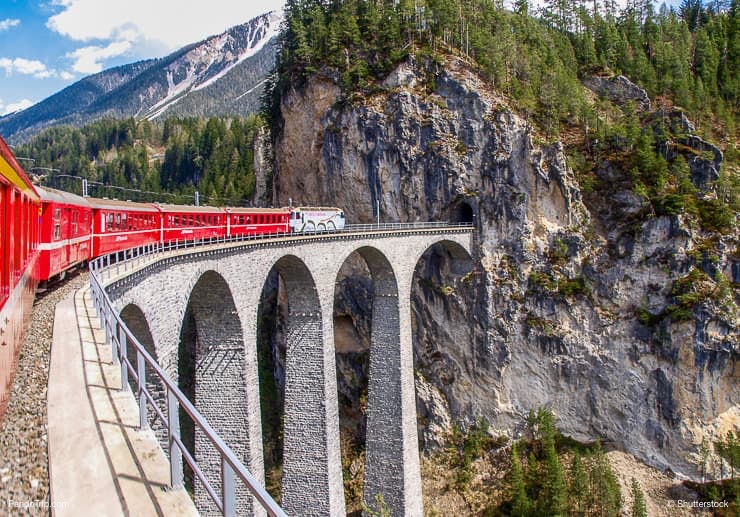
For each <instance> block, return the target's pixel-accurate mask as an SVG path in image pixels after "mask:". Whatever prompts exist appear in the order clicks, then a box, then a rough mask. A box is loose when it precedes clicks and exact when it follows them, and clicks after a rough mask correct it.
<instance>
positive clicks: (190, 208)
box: [157, 203, 224, 214]
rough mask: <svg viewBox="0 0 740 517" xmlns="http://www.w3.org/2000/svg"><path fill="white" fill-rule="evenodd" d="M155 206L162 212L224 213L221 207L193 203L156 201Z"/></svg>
mask: <svg viewBox="0 0 740 517" xmlns="http://www.w3.org/2000/svg"><path fill="white" fill-rule="evenodd" d="M157 207H158V208H159V209H160V210H162V211H163V212H178V213H183V212H184V213H195V214H204V213H205V214H213V213H220V214H223V213H224V209H223V208H219V207H217V206H194V205H171V204H163V203H157Z"/></svg>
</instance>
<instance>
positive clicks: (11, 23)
mask: <svg viewBox="0 0 740 517" xmlns="http://www.w3.org/2000/svg"><path fill="white" fill-rule="evenodd" d="M20 24H21V21H20V20H19V19H17V18H6V19H4V20H0V32H2V31H6V30H8V29H10V28H11V27H17V26H18V25H20Z"/></svg>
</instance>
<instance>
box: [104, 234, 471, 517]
mask: <svg viewBox="0 0 740 517" xmlns="http://www.w3.org/2000/svg"><path fill="white" fill-rule="evenodd" d="M446 228H449V229H451V230H468V229H469V230H473V228H472V226H470V225H469V224H467V223H461V224H449V223H384V224H354V225H348V226H346V227H345V228H344V229H341V230H324V231H316V232H310V233H300V234H295V233H272V234H261V235H248V234H247V235H240V236H234V237H218V238H209V239H203V240H194V241H172V242H168V243H166V244H162V243H152V244H147V245H144V246H140V247H137V248H131V249H127V250H124V251H119V252H116V253H112V254H109V255H105V256H102V257H98V258H96V259H94V260H92V261H91V262H90V288H91V292H92V298H93V304H94V306H95V310H96V311H97V315H98V317H99V318H100V322H101V327H102V328H104V329H105V339H106V343H107V344H110V345H111V355H112V359H113V362H114V363H115V364H117V365H120V368H121V389H129V378H130V379H132V381H133V382H134V383H135V384H136V394H135V395H136V398H137V400H138V403H139V428H140V429H148V428H149V421H148V409H149V406H151V407H152V409H153V410H154V414H155V415H156V417H157V418H158V419H159V420H160V421H161V422H162V423H163V424H164V426H165V427H166V430H167V446H168V452H169V462H170V483H171V486H172V487H173V488H180V487H182V486H183V481H184V473H183V464H182V460H183V459H184V460H185V461H186V462H187V463H188V465H189V466H190V468H191V469H192V471H193V473H194V474H195V475H196V476H197V478H198V479H199V480H200V481H201V482H202V483H203V487H204V488H205V490H206V492H207V493H208V495H209V497H210V498H211V500H213V502H214V504H215V505H216V506H217V507H218V509H219V511H221V513H222V514H223V515H226V516H229V517H231V516H233V515H236V484H235V481H236V478H238V479H239V480H241V482H242V483H243V484H244V485H245V486H246V488H247V489H248V490H249V492H250V493H251V494H252V495H253V496H254V497H255V498H256V499H257V501H259V503H260V504H261V505H262V507H263V508H264V509H265V510H266V511H267V513H268V514H269V515H271V516H279V517H283V516H285V515H286V514H285V513H284V512H283V510H282V509H281V508H280V507H279V506H278V505H277V503H275V501H274V500H273V499H272V497H270V495H269V494H268V493H267V492H266V491H265V489H264V488H263V487H262V486H260V485H259V483H258V482H257V480H256V479H255V478H254V477H253V476H252V474H251V473H250V472H249V471H248V470H247V468H246V467H245V466H244V465H243V464H242V463H241V461H240V460H239V459H238V458H237V457H236V455H235V454H234V452H233V451H232V450H231V449H230V448H229V447H228V445H226V443H224V441H223V440H222V439H221V438H220V437H219V436H218V434H216V431H215V430H214V429H213V428H212V427H211V426H210V424H209V423H208V422H207V421H206V419H205V418H204V417H203V415H201V414H200V412H199V411H198V410H197V409H196V408H195V406H193V404H192V403H191V402H190V401H189V400H188V398H187V397H186V396H185V395H184V394H183V393H182V391H180V389H179V388H178V387H177V385H176V384H175V383H174V382H173V381H172V380H171V379H170V378H169V376H168V375H167V374H166V373H165V371H164V370H163V369H162V367H161V366H159V364H158V363H157V361H156V360H155V359H154V358H153V357H152V356H151V355H150V354H149V353H148V352H147V351H146V349H145V348H144V346H143V345H142V344H141V343H140V342H139V340H138V339H137V338H136V336H134V335H133V333H132V332H131V330H129V329H128V327H126V325H125V324H124V322H123V320H122V319H121V317H120V316H119V315H118V314H117V313H116V311H115V309H114V307H113V303H112V302H111V299H110V297H109V296H108V293H107V292H106V290H105V282H106V280H107V281H109V282H110V281H111V280H113V279H114V277H115V278H120V277H121V275H123V276H126V275H127V274H129V273H133V272H134V271H135V270H136V269H137V268H140V267H144V266H146V265H149V264H153V263H156V262H158V261H160V260H163V259H165V258H167V257H169V256H176V255H178V254H181V253H183V254H184V253H189V252H192V251H194V250H193V248H202V249H207V248H208V247H210V246H219V245H223V244H230V243H236V244H240V243H245V244H247V243H249V244H252V243H255V244H256V243H259V242H265V243H268V242H273V243H274V242H275V241H274V239H278V240H286V239H287V240H290V241H291V242H295V241H303V240H312V239H316V238H317V237H319V238H320V237H322V236H324V235H326V234H332V235H336V234H345V235H350V234H358V233H372V232H388V231H399V230H401V231H402V230H435V229H436V230H444V229H446ZM129 347H133V348H134V349H135V350H136V364H135V365H134V364H131V362H130V361H129V359H128V349H129ZM147 365H149V367H150V368H151V369H152V370H153V371H154V373H155V374H156V376H157V377H159V379H160V380H161V382H162V385H163V386H164V387H165V388H166V391H167V411H166V413H167V414H165V413H164V412H163V411H162V410H161V409H160V408H159V406H158V405H157V403H156V402H155V400H154V397H153V395H152V394H151V393H150V391H149V390H148V389H147V386H146V384H147V381H146V369H147ZM181 410H182V411H185V413H187V414H188V415H189V416H190V418H191V419H192V421H193V424H194V425H195V426H196V427H198V428H199V429H201V430H202V431H203V434H204V435H205V437H206V438H207V439H208V440H209V441H210V442H211V444H212V445H213V446H214V448H215V449H216V451H217V452H218V453H219V456H220V458H221V487H222V491H221V494H217V493H216V491H215V489H214V488H213V486H212V485H211V483H210V482H209V481H208V479H207V478H206V477H205V475H204V474H203V472H202V471H201V469H200V468H199V467H198V465H197V461H196V459H195V458H193V456H192V455H191V454H190V452H189V451H188V450H187V448H186V447H185V445H184V444H183V442H182V438H181V436H180V424H179V420H178V419H179V414H180V413H179V412H180V411H181Z"/></svg>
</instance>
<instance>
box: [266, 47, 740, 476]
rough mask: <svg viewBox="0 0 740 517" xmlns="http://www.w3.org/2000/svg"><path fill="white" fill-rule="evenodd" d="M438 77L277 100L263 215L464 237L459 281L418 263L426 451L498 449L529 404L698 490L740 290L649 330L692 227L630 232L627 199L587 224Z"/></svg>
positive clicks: (522, 148)
mask: <svg viewBox="0 0 740 517" xmlns="http://www.w3.org/2000/svg"><path fill="white" fill-rule="evenodd" d="M443 69H444V70H443V71H442V72H440V73H439V74H437V75H436V77H435V81H434V82H433V83H432V82H431V81H430V80H429V76H428V71H426V70H425V68H424V67H422V66H419V65H418V64H417V63H415V62H414V61H413V60H410V61H408V62H406V63H403V64H401V65H400V66H399V67H398V69H397V70H395V71H394V72H393V73H391V74H390V75H389V76H388V78H386V80H385V82H384V84H383V86H384V87H385V91H382V92H380V93H377V94H375V95H373V96H372V97H368V98H352V99H349V100H347V99H344V98H343V97H342V95H341V91H340V88H339V86H337V84H336V82H335V81H334V80H332V78H331V77H330V74H318V75H316V76H314V77H313V78H312V79H310V80H309V81H308V83H307V85H306V86H305V88H303V89H302V90H301V91H292V92H291V93H290V94H289V95H287V97H285V98H284V99H283V103H282V116H283V120H284V127H283V129H282V132H281V133H280V134H279V135H277V136H276V138H275V142H274V145H275V147H274V167H275V169H274V176H273V189H274V196H275V202H276V203H277V204H287V202H288V198H292V200H293V203H294V204H298V203H303V204H332V205H337V206H341V207H343V208H344V209H345V211H346V212H347V216H348V221H349V222H350V223H361V222H370V221H373V220H374V218H375V210H376V207H377V203H379V204H380V216H381V220H382V221H428V220H437V221H438V220H450V221H472V222H474V224H475V225H476V226H477V228H478V237H479V249H478V252H477V256H475V257H474V260H475V264H476V265H475V268H474V270H473V273H471V274H469V275H466V276H461V275H460V274H459V273H457V271H456V268H455V264H454V261H453V260H452V258H451V257H448V256H446V255H445V254H444V253H443V252H441V251H439V250H432V251H431V252H430V253H428V254H427V255H426V256H425V257H424V258H422V260H421V261H420V264H419V265H418V281H417V283H416V285H415V290H414V300H413V309H412V313H413V318H414V323H415V327H414V332H415V336H414V339H415V345H414V346H415V369H416V371H417V406H418V413H419V416H420V422H419V425H420V436H421V437H422V439H423V444H424V445H425V446H427V447H431V446H434V445H435V444H438V443H439V441H440V435H441V434H442V433H443V432H444V430H445V429H449V427H450V425H451V422H452V421H458V422H463V424H464V423H471V422H472V421H474V420H475V419H476V418H478V417H484V418H486V419H488V420H489V422H490V423H491V427H492V428H493V429H496V430H498V431H501V432H505V433H508V434H510V435H515V434H516V433H517V432H518V429H520V428H521V426H522V424H523V421H524V419H525V418H526V415H527V413H528V412H529V411H530V410H533V409H534V410H536V409H537V408H539V407H543V406H546V407H549V408H551V409H552V410H553V412H554V413H555V414H556V416H557V418H558V425H559V427H560V428H561V429H562V430H563V431H564V432H566V433H567V434H570V435H572V436H573V437H575V438H577V439H582V440H593V439H595V438H597V437H600V438H601V439H602V440H604V441H607V442H609V443H611V444H613V445H614V446H616V447H618V448H621V449H624V450H626V451H629V452H631V453H633V454H635V455H637V456H638V457H640V458H642V459H643V460H645V461H646V462H648V463H649V464H651V465H654V466H657V467H659V468H671V469H673V470H674V471H677V472H680V473H684V474H686V475H689V476H696V475H698V470H697V468H696V462H697V461H698V454H697V453H698V451H699V445H700V443H701V441H702V439H703V438H705V437H706V438H708V439H710V440H711V439H713V438H714V437H716V436H717V433H718V432H725V431H726V430H727V429H731V428H732V426H733V425H735V426H736V425H738V422H740V409H739V408H738V401H740V383H738V382H737V371H738V370H737V366H738V351H739V350H738V341H739V340H738V337H739V336H738V329H737V312H736V306H735V303H736V302H737V299H738V293H737V289H734V290H733V289H732V288H730V293H729V294H728V295H727V296H725V298H722V299H720V298H716V297H715V298H707V299H706V300H703V301H702V302H701V303H698V304H697V305H695V306H694V307H693V308H692V310H691V313H690V314H689V315H688V317H686V318H683V319H681V320H679V319H678V318H671V317H670V316H666V314H667V312H666V311H667V308H668V307H669V305H670V303H672V300H673V299H672V296H674V295H675V289H674V290H672V285H674V284H676V282H679V281H680V280H681V279H682V278H684V277H686V275H687V273H688V272H689V270H690V268H691V265H692V264H693V262H692V260H693V259H691V255H692V254H693V255H695V253H693V252H695V251H696V249H697V248H698V246H699V242H700V235H698V234H697V232H696V230H692V229H691V228H690V226H689V225H688V224H686V222H685V221H683V220H682V219H681V217H679V216H676V217H671V218H669V217H659V218H646V217H644V210H643V208H644V207H643V203H644V201H643V200H642V199H641V198H640V196H637V195H635V194H634V193H632V192H630V191H620V192H618V194H617V195H616V197H615V199H614V200H604V207H603V212H604V213H603V214H602V213H600V212H593V210H592V211H591V212H590V211H589V210H588V209H587V208H586V206H585V205H584V203H583V202H582V199H581V192H580V190H579V185H578V183H577V181H576V179H575V177H574V175H573V173H572V171H571V170H570V169H569V168H568V166H567V165H566V160H565V156H564V154H563V149H562V146H561V145H560V144H559V143H555V144H552V145H549V146H539V145H535V143H534V137H533V134H532V131H531V129H530V127H529V126H528V124H527V123H526V122H525V121H524V120H522V119H521V118H519V117H518V116H517V115H515V114H514V113H513V112H511V111H510V110H509V109H508V108H507V107H506V105H505V104H504V102H503V101H502V100H501V99H500V98H499V97H497V96H496V94H495V93H494V92H493V91H492V90H490V89H489V88H488V87H487V85H486V84H485V82H484V81H482V80H481V79H480V78H479V77H477V76H476V75H475V74H474V73H472V72H471V71H469V70H468V69H467V68H466V67H465V66H464V64H462V63H461V62H458V61H456V60H453V59H450V60H448V62H446V63H445V66H444V67H443ZM431 88H433V90H432V91H430V89H431ZM643 93H644V92H643ZM605 214H606V215H605ZM604 218H605V219H606V220H607V221H610V220H613V221H614V223H613V224H612V223H610V224H606V225H605V224H602V222H601V221H602V220H604ZM735 246H737V243H736V242H731V241H730V240H728V239H725V240H722V241H721V242H720V246H719V248H720V249H721V250H723V251H722V252H721V253H720V256H715V257H712V261H711V264H705V266H706V268H705V269H706V272H707V274H708V276H707V278H713V277H714V275H715V274H724V275H726V276H727V277H729V278H733V276H734V275H735V271H736V270H737V269H738V265H737V261H738V259H737V257H735V258H732V256H731V254H732V252H733V250H734V249H735ZM735 253H736V252H735ZM710 282H711V280H710ZM725 294H727V293H725ZM350 305H351V304H349V303H347V304H345V306H350ZM638 315H639V316H640V317H639V318H638ZM343 318H344V321H345V322H349V321H351V318H349V317H348V316H347V315H346V314H344V315H343ZM365 325H366V324H365ZM342 335H343V336H344V337H346V336H349V335H351V332H349V331H347V329H344V331H343V334H342ZM343 346H345V347H346V346H347V345H346V344H345V345H343ZM358 346H360V347H361V346H362V345H358ZM353 352H356V350H354V351H353ZM340 384H341V383H340Z"/></svg>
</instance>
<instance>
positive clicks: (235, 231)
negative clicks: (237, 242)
mask: <svg viewBox="0 0 740 517" xmlns="http://www.w3.org/2000/svg"><path fill="white" fill-rule="evenodd" d="M226 212H227V213H228V228H227V230H226V234H227V236H229V237H238V236H241V235H258V234H269V233H288V232H290V209H289V208H227V209H226Z"/></svg>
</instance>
